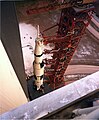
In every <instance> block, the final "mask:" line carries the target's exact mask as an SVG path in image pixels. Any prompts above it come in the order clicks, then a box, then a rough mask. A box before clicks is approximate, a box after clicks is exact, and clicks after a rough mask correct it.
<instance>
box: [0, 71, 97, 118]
mask: <svg viewBox="0 0 99 120" xmlns="http://www.w3.org/2000/svg"><path fill="white" fill-rule="evenodd" d="M98 78H99V71H98V72H96V73H94V74H92V75H89V76H87V77H85V78H82V79H80V80H78V81H76V82H73V83H71V84H69V85H67V86H64V87H62V88H60V89H58V90H55V91H53V92H51V93H48V94H46V95H44V96H42V97H39V98H37V99H35V100H33V101H31V102H29V103H27V104H25V105H22V106H20V107H18V108H16V109H13V110H11V111H9V112H7V113H4V114H2V115H1V116H0V119H14V120H16V119H25V120H28V119H38V118H40V117H42V116H44V115H47V114H49V113H51V112H52V111H55V110H57V109H59V108H61V107H63V106H65V105H67V104H69V103H71V102H73V101H75V100H77V99H79V98H81V97H83V96H85V95H87V94H88V93H91V92H93V91H95V90H99V79H98Z"/></svg>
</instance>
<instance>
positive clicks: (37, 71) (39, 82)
mask: <svg viewBox="0 0 99 120" xmlns="http://www.w3.org/2000/svg"><path fill="white" fill-rule="evenodd" d="M42 49H43V38H42V37H41V36H40V32H39V25H38V29H37V38H36V40H35V50H34V62H33V69H34V79H35V83H34V84H35V86H36V88H37V90H42V89H43V87H44V86H43V77H44V62H43V50H42Z"/></svg>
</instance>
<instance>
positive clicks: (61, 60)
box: [44, 8, 92, 89]
mask: <svg viewBox="0 0 99 120" xmlns="http://www.w3.org/2000/svg"><path fill="white" fill-rule="evenodd" d="M91 15H92V8H91V9H87V10H83V11H79V12H76V11H75V9H73V8H66V9H63V10H62V12H61V17H60V22H59V24H58V32H57V35H56V36H51V37H44V38H45V41H44V42H45V44H48V43H54V46H55V47H54V49H52V50H45V52H44V53H45V54H53V55H52V59H45V64H46V69H45V75H46V76H47V77H48V78H49V79H50V85H51V87H52V88H53V89H56V88H59V87H61V86H63V85H65V84H67V83H65V81H64V78H63V76H64V73H65V71H66V68H67V66H68V64H69V62H70V60H71V58H72V56H73V54H74V52H75V49H76V48H77V46H78V44H79V41H80V39H81V37H82V35H83V34H84V32H85V29H86V27H87V26H88V25H89V23H90V21H91ZM47 66H48V67H47ZM49 66H50V67H49ZM52 78H53V80H52Z"/></svg>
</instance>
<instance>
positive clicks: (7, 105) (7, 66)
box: [0, 40, 27, 114]
mask: <svg viewBox="0 0 99 120" xmlns="http://www.w3.org/2000/svg"><path fill="white" fill-rule="evenodd" d="M26 102H27V98H26V96H25V94H24V92H23V89H22V87H21V85H20V83H19V80H18V78H17V76H16V74H15V72H14V69H13V67H12V65H11V63H10V60H9V58H8V56H7V54H6V51H5V49H4V47H3V45H2V42H1V40H0V114H2V113H4V112H7V111H9V110H11V109H13V108H16V107H18V106H20V105H22V104H24V103H26Z"/></svg>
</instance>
